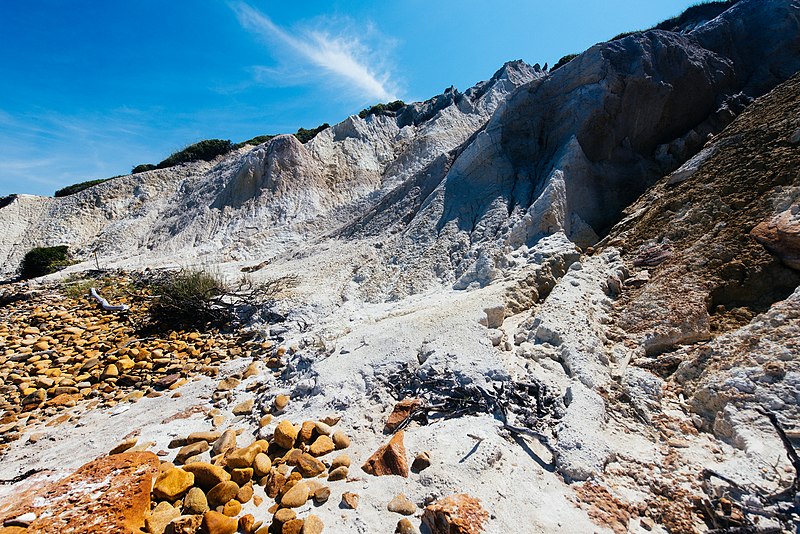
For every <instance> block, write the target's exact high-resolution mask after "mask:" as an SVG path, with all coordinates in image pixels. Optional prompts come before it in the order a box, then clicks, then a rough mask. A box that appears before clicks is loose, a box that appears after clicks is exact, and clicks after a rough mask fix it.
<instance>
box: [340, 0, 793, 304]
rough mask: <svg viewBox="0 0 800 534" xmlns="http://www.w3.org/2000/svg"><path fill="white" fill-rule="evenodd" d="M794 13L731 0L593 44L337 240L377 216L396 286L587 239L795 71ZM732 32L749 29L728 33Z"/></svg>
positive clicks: (372, 228)
mask: <svg viewBox="0 0 800 534" xmlns="http://www.w3.org/2000/svg"><path fill="white" fill-rule="evenodd" d="M798 10H799V8H798V6H797V5H796V4H794V3H793V2H789V1H769V2H754V1H743V2H740V3H738V4H736V5H735V6H734V7H732V8H731V9H729V10H728V11H726V12H725V13H723V14H722V15H721V16H720V17H718V18H716V19H714V20H713V21H710V22H708V23H707V24H705V25H703V26H701V27H699V28H698V29H696V30H693V31H691V32H688V33H687V34H676V33H672V32H665V31H648V32H643V33H638V34H634V35H631V36H629V37H625V38H623V39H620V40H617V41H612V42H608V43H601V44H598V45H596V46H594V47H592V48H591V49H589V50H587V51H586V52H584V53H583V54H581V55H580V56H578V57H577V58H576V59H574V60H572V61H571V62H569V63H568V64H567V65H565V66H563V67H561V68H560V69H558V70H557V71H555V72H554V73H553V74H552V75H550V76H547V77H545V78H540V79H536V80H534V81H532V82H530V83H529V84H527V85H525V86H524V87H522V88H520V89H519V90H517V91H516V92H515V93H514V94H512V95H511V96H510V98H509V100H508V102H507V103H506V104H505V105H504V106H503V107H501V108H500V109H499V110H498V111H497V112H496V113H495V114H494V116H493V117H492V119H491V120H490V121H489V122H488V123H487V125H486V127H485V128H483V129H481V130H480V131H478V132H477V133H476V134H475V135H474V136H472V137H471V138H470V139H469V141H468V142H466V143H464V145H462V146H461V147H459V148H458V149H457V150H456V151H453V152H451V153H450V154H449V155H447V156H445V157H442V158H440V159H439V160H437V161H434V162H433V163H432V164H431V165H429V166H428V167H427V168H426V169H425V170H424V171H422V172H420V173H418V174H417V175H416V176H415V177H414V178H413V179H412V180H411V181H409V182H407V183H405V184H403V186H401V187H400V188H399V189H398V190H397V191H396V192H395V193H390V194H389V195H387V196H386V197H385V198H384V201H383V202H382V204H381V205H379V206H378V207H377V208H376V210H374V211H373V212H370V213H368V214H367V216H366V217H364V218H363V219H362V220H361V221H359V222H358V223H356V224H355V225H354V227H350V228H349V229H348V234H347V235H353V234H355V235H359V234H363V235H371V234H376V233H381V232H385V229H386V226H387V224H388V225H389V228H390V231H391V232H393V233H396V234H397V235H396V236H395V237H392V238H391V239H390V243H391V244H390V246H389V247H388V248H387V255H390V256H391V257H392V258H393V263H395V264H397V265H398V268H397V269H395V270H394V271H392V272H393V273H394V274H398V271H399V274H400V276H399V277H395V283H396V284H398V285H399V286H400V287H399V289H397V293H399V294H403V293H405V292H409V291H415V290H417V288H418V285H419V284H420V282H419V280H424V279H425V278H426V273H430V272H431V271H432V272H434V273H436V274H437V275H439V276H440V277H442V278H444V279H445V280H449V281H453V280H456V279H458V278H459V277H460V276H461V275H462V274H463V273H465V272H467V271H468V270H469V269H471V268H473V266H474V265H476V264H481V265H484V267H482V268H483V269H484V270H490V269H491V268H492V267H493V265H494V263H496V260H497V256H498V255H499V253H500V252H501V251H502V250H503V249H504V248H505V247H508V248H511V249H514V248H517V247H519V246H521V245H531V244H532V243H534V242H536V241H537V240H538V239H540V238H541V237H542V236H545V235H548V234H552V233H555V232H559V231H563V232H565V233H566V234H567V235H568V236H569V238H570V239H571V240H573V241H574V242H576V243H578V244H579V245H582V246H585V245H590V244H592V243H594V242H596V241H597V240H598V239H599V236H603V235H604V234H605V233H606V232H607V231H608V230H609V228H610V227H611V226H612V225H613V224H614V223H616V222H617V220H618V219H619V217H620V214H621V212H622V210H623V209H624V208H625V207H626V206H628V205H629V204H630V203H631V202H632V201H633V200H635V199H636V198H637V197H638V196H639V195H641V194H642V193H643V192H644V191H645V190H646V189H647V188H648V187H649V186H650V185H652V184H653V183H655V182H656V181H657V180H658V179H659V178H660V177H661V176H663V175H664V174H665V173H666V172H668V171H671V170H674V169H675V168H676V167H678V166H679V165H680V164H682V163H684V162H685V161H686V160H688V159H689V158H690V157H691V156H692V155H694V154H695V153H696V152H697V151H698V150H699V149H700V148H701V147H702V145H703V144H704V143H705V142H706V140H707V139H708V137H709V136H712V135H714V134H717V133H719V132H720V131H721V130H722V129H723V128H724V127H725V126H726V125H727V124H729V123H730V121H731V120H733V118H734V117H736V115H737V114H738V113H740V112H741V111H742V109H744V107H745V106H746V105H747V104H748V103H749V102H750V101H751V100H752V99H753V98H754V97H758V96H760V95H761V94H763V93H764V92H765V91H767V90H769V89H771V88H772V87H774V86H775V85H776V84H777V83H780V82H781V81H783V80H785V79H786V78H788V77H789V76H791V75H792V74H793V73H794V72H796V71H797V69H798V68H799V67H800V54H798V50H800V27H798V23H797V20H798V19H797V14H798ZM742 28H748V30H747V31H748V32H752V35H753V38H752V39H747V40H742V39H733V38H732V35H734V34H736V33H737V32H741V31H743V30H742ZM428 257H431V258H434V257H435V258H437V260H436V262H435V264H434V262H433V260H431V261H428V260H427V258H428ZM441 258H447V260H446V261H445V262H442V260H441Z"/></svg>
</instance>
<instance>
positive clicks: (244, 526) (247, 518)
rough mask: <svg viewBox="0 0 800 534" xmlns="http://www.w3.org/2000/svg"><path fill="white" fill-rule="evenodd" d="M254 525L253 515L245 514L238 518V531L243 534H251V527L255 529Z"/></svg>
mask: <svg viewBox="0 0 800 534" xmlns="http://www.w3.org/2000/svg"><path fill="white" fill-rule="evenodd" d="M255 525H256V518H255V517H253V514H245V515H243V516H242V517H240V518H239V530H241V531H242V532H244V533H245V534H250V533H251V532H253V530H254V529H253V527H255Z"/></svg>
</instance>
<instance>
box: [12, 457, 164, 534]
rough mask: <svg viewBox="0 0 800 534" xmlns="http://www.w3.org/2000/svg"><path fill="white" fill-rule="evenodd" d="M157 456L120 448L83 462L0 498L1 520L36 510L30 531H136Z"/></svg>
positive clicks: (147, 499)
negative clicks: (45, 481) (26, 490)
mask: <svg viewBox="0 0 800 534" xmlns="http://www.w3.org/2000/svg"><path fill="white" fill-rule="evenodd" d="M158 466H159V460H158V457H157V456H156V455H155V454H153V453H152V452H124V453H121V454H115V455H113V456H106V457H103V458H99V459H97V460H94V461H92V462H89V463H88V464H85V465H84V466H82V467H81V468H79V469H78V470H77V471H75V472H74V473H73V474H71V475H70V476H68V477H67V478H65V479H63V480H61V481H59V482H54V483H52V484H47V485H44V486H43V487H41V488H40V489H39V490H38V491H31V492H29V493H27V494H24V495H12V496H11V497H10V498H9V499H7V500H5V501H3V502H0V524H2V523H3V522H4V521H5V520H7V519H11V518H14V517H18V516H20V515H22V514H24V513H27V512H33V513H35V514H36V517H37V519H35V520H34V521H33V522H32V523H31V524H30V525H29V527H28V530H27V533H28V534H36V533H41V534H44V533H50V532H86V533H100V532H138V531H139V529H141V528H143V527H144V520H145V516H146V515H147V514H148V513H149V511H150V489H151V488H152V487H153V481H154V480H155V478H156V475H157V474H158Z"/></svg>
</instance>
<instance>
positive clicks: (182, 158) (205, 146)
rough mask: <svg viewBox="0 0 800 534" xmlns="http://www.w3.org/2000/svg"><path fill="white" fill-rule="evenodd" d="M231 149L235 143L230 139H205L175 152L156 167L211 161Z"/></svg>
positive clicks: (162, 167) (164, 167) (163, 167)
mask: <svg viewBox="0 0 800 534" xmlns="http://www.w3.org/2000/svg"><path fill="white" fill-rule="evenodd" d="M231 150H233V144H232V143H231V141H230V139H206V140H205V141H200V142H199V143H195V144H193V145H189V146H187V147H186V148H184V149H183V150H180V151H178V152H175V153H174V154H172V155H170V156H169V157H168V158H167V159H165V160H164V161H162V162H161V163H159V164H158V165H156V168H158V169H166V168H167V167H173V166H175V165H179V164H181V163H188V162H190V161H199V160H203V161H211V160H212V159H214V158H216V157H217V156H221V155H223V154H227V153H228V152H230V151H231Z"/></svg>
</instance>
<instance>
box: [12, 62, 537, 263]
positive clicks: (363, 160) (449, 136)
mask: <svg viewBox="0 0 800 534" xmlns="http://www.w3.org/2000/svg"><path fill="white" fill-rule="evenodd" d="M542 76H545V73H544V72H543V71H542V70H541V69H535V68H533V67H530V66H529V65H527V64H525V63H523V62H521V61H515V62H510V63H508V64H506V65H505V66H504V67H503V68H502V69H500V70H499V71H498V72H497V73H496V74H495V76H494V77H493V78H492V79H491V80H489V81H486V82H482V83H480V84H478V85H477V86H476V87H475V88H472V89H470V90H468V91H466V92H465V93H460V92H458V91H456V90H455V89H452V88H451V89H450V90H448V91H447V92H446V93H445V94H443V95H440V96H438V97H435V98H433V99H431V100H429V101H426V102H421V103H415V104H410V105H408V106H406V107H404V108H403V109H402V110H400V112H399V113H398V114H397V116H384V115H372V116H368V117H367V118H365V119H361V118H359V117H356V116H352V117H349V118H348V119H346V120H345V121H343V122H341V123H339V124H337V125H334V126H332V127H330V128H328V129H326V130H324V131H322V132H321V133H319V134H318V135H317V136H316V137H315V138H314V139H313V140H311V141H309V142H308V143H307V144H305V145H303V144H301V143H300V142H298V141H297V139H296V138H295V137H294V136H288V135H282V136H278V137H276V138H274V139H272V140H271V141H269V142H267V143H265V144H263V145H259V146H257V147H247V148H242V149H239V150H238V151H236V152H234V153H232V154H229V155H228V156H225V157H222V158H219V159H218V160H215V161H213V162H210V163H209V162H195V163H189V164H185V165H180V166H176V167H171V168H169V169H159V170H154V171H149V172H144V173H139V174H135V175H131V176H125V177H121V178H116V179H114V180H111V181H108V182H106V183H104V184H101V185H99V186H96V187H93V188H90V189H87V190H84V191H81V192H80V193H77V194H74V195H70V196H68V197H62V198H56V199H49V198H39V197H31V196H25V195H22V196H18V197H17V198H15V199H14V200H13V201H12V202H11V203H10V205H8V206H5V207H4V208H3V209H2V210H0V226H2V227H4V228H8V230H7V231H4V232H2V235H0V265H2V267H1V268H0V274H3V275H6V276H7V275H9V274H11V273H13V272H14V270H15V269H16V268H17V267H18V265H19V262H20V260H21V258H22V256H23V255H24V253H25V252H26V251H27V250H29V249H30V248H33V247H34V246H50V245H56V244H67V245H69V246H70V249H71V250H72V251H73V252H75V253H76V255H77V256H78V257H79V258H87V257H89V256H90V254H91V253H92V252H93V251H94V250H97V251H98V253H99V254H100V255H101V256H102V257H104V258H105V259H107V260H111V259H122V260H124V259H125V258H130V257H131V256H135V255H137V254H138V253H140V252H144V251H147V253H148V254H149V255H151V256H154V255H158V254H159V253H160V254H169V255H170V256H172V257H173V258H179V257H180V256H181V255H182V254H186V256H188V257H191V258H193V259H196V258H197V257H198V255H199V256H202V257H212V258H215V259H219V258H220V257H222V258H224V259H242V258H257V257H261V256H263V255H265V254H269V255H274V254H275V253H276V252H279V251H281V250H282V249H283V248H284V247H285V245H286V244H287V243H291V242H293V241H296V240H299V239H304V238H305V237H306V236H307V234H308V233H311V234H312V235H318V234H321V233H327V232H329V231H330V230H331V229H332V228H335V227H337V226H339V225H341V224H342V223H344V222H346V221H347V220H349V219H350V218H351V217H352V216H353V214H355V213H362V212H363V210H364V207H365V206H368V205H369V204H370V203H373V202H374V201H375V199H376V198H379V197H380V196H382V194H383V192H385V191H386V190H388V189H390V188H392V187H394V186H395V185H396V184H398V183H401V182H403V181H405V180H406V178H407V177H409V176H411V175H413V174H414V173H416V172H417V171H418V170H419V169H421V168H424V167H425V166H426V165H428V164H430V163H431V162H432V161H434V160H435V159H436V158H438V157H441V155H442V154H445V153H447V152H448V151H450V150H452V149H453V148H455V147H457V146H459V145H460V144H462V143H463V142H464V141H465V140H466V139H467V138H468V137H469V136H470V135H472V134H473V133H474V132H475V130H477V129H479V128H480V127H481V126H482V125H483V124H485V122H486V120H487V119H488V118H489V117H490V115H491V114H492V113H493V112H494V111H495V109H496V108H497V107H498V106H500V105H501V103H502V102H504V101H505V99H506V98H507V96H508V94H509V93H510V92H512V91H513V90H515V89H516V88H517V87H519V86H520V85H522V84H524V83H526V82H529V81H530V80H532V79H535V78H537V77H542ZM310 221H314V223H313V224H311V222H310Z"/></svg>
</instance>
